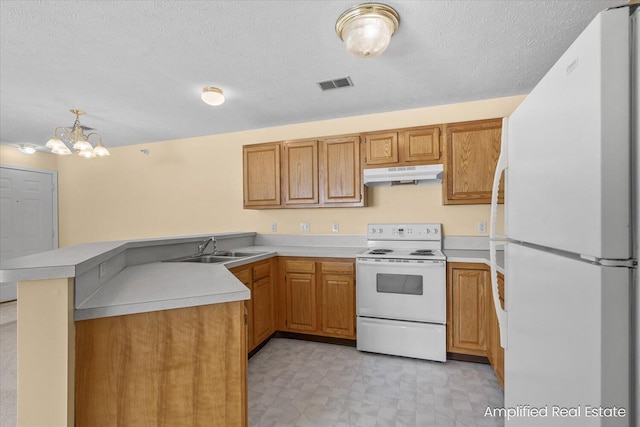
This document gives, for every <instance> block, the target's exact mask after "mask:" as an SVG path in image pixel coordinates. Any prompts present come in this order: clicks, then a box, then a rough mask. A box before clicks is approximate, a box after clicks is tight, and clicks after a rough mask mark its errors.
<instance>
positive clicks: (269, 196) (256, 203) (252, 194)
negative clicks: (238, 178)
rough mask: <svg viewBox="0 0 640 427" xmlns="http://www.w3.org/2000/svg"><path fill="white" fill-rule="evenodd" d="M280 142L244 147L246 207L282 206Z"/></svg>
mask: <svg viewBox="0 0 640 427" xmlns="http://www.w3.org/2000/svg"><path fill="white" fill-rule="evenodd" d="M280 150H281V144H280V143H270V144H255V145H245V146H244V147H242V157H243V182H244V190H243V192H244V207H245V208H250V209H261V208H273V207H279V206H280V204H281V203H280Z"/></svg>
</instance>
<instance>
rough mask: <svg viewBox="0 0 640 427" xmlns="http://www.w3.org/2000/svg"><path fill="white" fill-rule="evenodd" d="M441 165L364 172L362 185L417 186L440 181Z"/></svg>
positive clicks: (367, 170) (377, 169) (378, 169)
mask: <svg viewBox="0 0 640 427" xmlns="http://www.w3.org/2000/svg"><path fill="white" fill-rule="evenodd" d="M442 170H443V168H442V165H423V166H398V167H392V168H375V169H365V170H364V185H366V186H367V187H376V186H380V185H387V184H391V185H400V184H418V183H423V182H433V181H441V180H442Z"/></svg>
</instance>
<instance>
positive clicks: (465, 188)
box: [443, 119, 504, 204]
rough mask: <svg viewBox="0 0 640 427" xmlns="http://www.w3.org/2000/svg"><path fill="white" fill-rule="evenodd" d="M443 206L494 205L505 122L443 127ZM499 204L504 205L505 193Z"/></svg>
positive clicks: (475, 122) (495, 121)
mask: <svg viewBox="0 0 640 427" xmlns="http://www.w3.org/2000/svg"><path fill="white" fill-rule="evenodd" d="M444 129H445V141H446V142H445V144H446V156H445V157H446V161H445V163H444V180H443V183H444V188H443V199H444V200H443V201H444V204H488V203H491V190H492V185H493V175H494V173H495V170H496V165H497V162H498V157H499V156H500V141H501V136H502V119H491V120H480V121H474V122H464V123H453V124H447V125H444ZM503 188H504V186H503V185H501V191H500V193H499V202H500V203H502V202H503V199H504V197H503V190H502V189H503Z"/></svg>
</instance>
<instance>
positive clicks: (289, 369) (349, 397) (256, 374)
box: [248, 338, 504, 427]
mask: <svg viewBox="0 0 640 427" xmlns="http://www.w3.org/2000/svg"><path fill="white" fill-rule="evenodd" d="M248 378H249V425H250V426H302V427H306V426H345V427H346V426H416V427H418V426H419V427H423V426H424V427H428V426H437V427H445V426H502V425H504V421H503V419H499V418H491V417H485V416H484V414H485V411H486V409H487V407H491V408H493V407H502V406H503V404H504V403H503V402H504V395H503V392H502V389H501V388H500V386H499V385H498V382H497V380H496V378H495V375H494V373H493V369H492V368H491V366H489V365H484V364H478V363H469V362H459V361H447V362H446V363H440V362H431V361H424V360H417V359H409V358H403V357H395V356H385V355H380V354H371V353H363V352H359V351H357V350H356V349H355V348H353V347H345V346H338V345H331V344H324V343H316V342H308V341H299V340H290V339H283V338H272V339H271V340H270V341H269V342H268V343H267V345H266V346H265V347H264V348H262V349H261V350H260V351H259V352H258V353H257V354H256V355H254V356H253V357H252V358H251V359H250V360H249V375H248Z"/></svg>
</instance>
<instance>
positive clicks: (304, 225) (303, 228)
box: [300, 222, 311, 233]
mask: <svg viewBox="0 0 640 427" xmlns="http://www.w3.org/2000/svg"><path fill="white" fill-rule="evenodd" d="M310 229H311V227H310V226H309V223H308V222H301V223H300V231H304V232H305V233H307V232H309V230H310Z"/></svg>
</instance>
